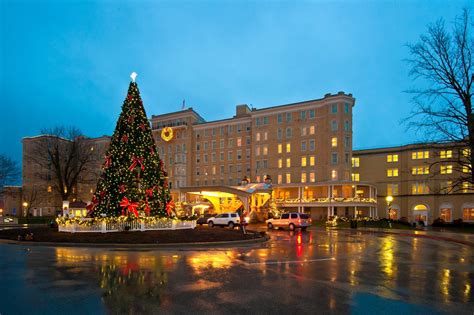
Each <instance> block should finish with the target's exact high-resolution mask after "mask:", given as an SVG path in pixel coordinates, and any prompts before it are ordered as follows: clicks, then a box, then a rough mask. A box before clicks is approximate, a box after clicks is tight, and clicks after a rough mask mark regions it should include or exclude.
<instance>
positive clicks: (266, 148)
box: [262, 144, 268, 155]
mask: <svg viewBox="0 0 474 315" xmlns="http://www.w3.org/2000/svg"><path fill="white" fill-rule="evenodd" d="M262 148H263V150H262V151H263V155H267V154H268V145H266V144H265V145H264V146H263V147H262Z"/></svg>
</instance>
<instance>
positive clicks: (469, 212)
mask: <svg viewBox="0 0 474 315" xmlns="http://www.w3.org/2000/svg"><path fill="white" fill-rule="evenodd" d="M462 219H463V220H464V221H474V208H464V209H462Z"/></svg>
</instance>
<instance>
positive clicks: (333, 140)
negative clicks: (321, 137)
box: [331, 137, 337, 148]
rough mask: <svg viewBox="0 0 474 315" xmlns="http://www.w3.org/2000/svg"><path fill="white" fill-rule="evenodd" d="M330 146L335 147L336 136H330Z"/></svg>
mask: <svg viewBox="0 0 474 315" xmlns="http://www.w3.org/2000/svg"><path fill="white" fill-rule="evenodd" d="M331 146H332V147H333V148H335V147H337V137H332V138H331Z"/></svg>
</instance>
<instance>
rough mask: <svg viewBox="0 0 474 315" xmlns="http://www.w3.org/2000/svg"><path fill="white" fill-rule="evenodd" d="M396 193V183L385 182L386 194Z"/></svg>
mask: <svg viewBox="0 0 474 315" xmlns="http://www.w3.org/2000/svg"><path fill="white" fill-rule="evenodd" d="M396 195H398V184H387V196H396Z"/></svg>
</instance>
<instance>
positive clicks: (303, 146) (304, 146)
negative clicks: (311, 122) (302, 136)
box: [301, 141, 306, 151]
mask: <svg viewBox="0 0 474 315" xmlns="http://www.w3.org/2000/svg"><path fill="white" fill-rule="evenodd" d="M301 151H306V141H301Z"/></svg>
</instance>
